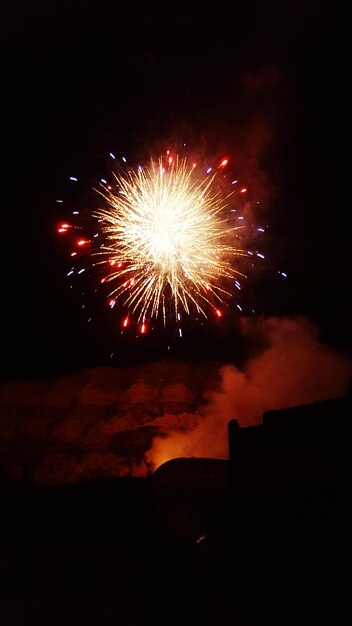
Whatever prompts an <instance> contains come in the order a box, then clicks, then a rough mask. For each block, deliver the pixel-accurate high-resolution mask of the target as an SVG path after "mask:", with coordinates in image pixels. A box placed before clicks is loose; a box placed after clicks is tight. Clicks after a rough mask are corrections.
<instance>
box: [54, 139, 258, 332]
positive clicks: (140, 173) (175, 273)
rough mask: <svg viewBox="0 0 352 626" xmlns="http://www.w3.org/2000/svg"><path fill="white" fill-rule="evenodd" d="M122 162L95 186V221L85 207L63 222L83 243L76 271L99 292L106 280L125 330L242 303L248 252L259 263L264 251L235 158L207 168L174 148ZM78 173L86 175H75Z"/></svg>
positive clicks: (76, 249)
mask: <svg viewBox="0 0 352 626" xmlns="http://www.w3.org/2000/svg"><path fill="white" fill-rule="evenodd" d="M110 157H111V158H113V159H114V160H115V156H114V155H113V154H112V153H110ZM122 161H123V165H122V166H121V167H120V168H116V169H115V171H114V172H113V173H112V177H111V179H110V180H109V182H108V180H106V179H105V178H101V179H100V185H99V186H98V188H95V192H96V193H95V198H94V207H93V208H92V210H90V211H88V212H87V211H86V212H84V214H85V215H88V221H87V223H86V226H84V225H83V224H82V219H81V216H80V217H79V221H80V223H79V224H76V225H75V224H73V223H72V222H71V221H69V220H68V221H67V222H65V223H61V224H60V226H59V228H58V232H59V233H61V234H65V233H69V232H70V233H71V235H72V237H70V238H69V239H70V240H71V244H72V243H73V245H74V249H73V250H72V251H71V257H74V258H75V260H74V261H73V259H72V262H73V263H74V265H73V266H71V268H70V270H69V271H68V272H67V275H68V276H70V279H71V278H72V277H73V276H74V275H76V274H77V275H79V276H80V275H81V274H82V273H84V272H85V274H84V275H85V276H87V279H88V284H92V278H93V280H94V283H93V284H95V286H96V288H95V290H94V291H97V288H98V284H101V287H102V289H103V291H104V298H106V301H107V303H108V305H109V307H111V308H114V307H115V305H117V308H118V309H119V310H120V312H121V309H124V312H123V313H122V321H121V325H122V330H124V329H126V328H127V327H128V326H129V325H130V322H131V321H132V320H135V322H137V323H138V324H139V332H140V334H144V333H145V332H147V328H148V326H147V324H148V322H149V321H151V320H152V319H154V320H156V319H157V318H161V319H162V320H163V323H164V326H166V324H167V322H168V321H172V320H176V321H177V322H179V321H180V319H181V317H182V314H183V313H186V314H187V315H189V316H192V317H196V318H198V317H199V316H201V317H203V316H204V317H205V318H206V317H208V315H209V312H212V314H213V315H215V316H216V317H218V318H221V317H222V315H223V306H222V305H225V303H226V304H228V303H229V302H233V298H234V292H236V293H237V294H238V291H237V290H241V283H242V279H243V278H246V271H245V268H246V267H247V268H248V261H245V260H244V257H247V258H248V259H249V264H250V266H251V267H254V264H253V257H254V256H255V255H256V256H258V257H260V258H264V255H262V253H261V252H258V251H254V252H253V251H250V250H248V247H250V246H248V245H246V243H245V242H246V240H248V230H249V229H248V224H247V223H246V221H245V216H244V213H246V210H245V207H246V206H249V205H248V201H246V200H245V198H246V196H247V188H246V187H241V186H240V185H237V183H238V181H237V180H231V179H229V177H228V176H226V174H225V171H224V170H225V169H226V167H227V165H228V159H227V158H223V159H222V160H220V161H218V165H217V166H215V167H213V166H212V167H207V168H205V167H201V166H197V165H196V163H194V162H193V161H192V160H191V159H187V158H185V157H182V158H181V157H180V156H176V157H173V156H171V154H170V152H169V151H167V153H166V155H165V156H164V157H159V158H158V159H150V161H149V163H148V164H147V165H145V166H143V167H142V166H141V165H139V166H137V167H135V168H131V167H128V166H127V165H126V159H125V158H124V157H122ZM116 162H117V161H116ZM229 180H230V182H229ZM70 181H72V182H73V183H74V184H77V182H78V180H77V177H73V176H72V177H70ZM90 191H91V190H90ZM97 198H98V199H99V198H100V201H98V202H97ZM91 200H92V196H91V194H90V201H91ZM58 202H60V203H61V202H62V200H58ZM79 213H80V212H79V211H78V210H74V211H72V214H74V215H79ZM93 229H94V230H93ZM77 230H78V231H79V236H78V237H77ZM254 230H255V231H256V232H264V229H263V228H257V227H255V228H254ZM252 231H253V225H252ZM252 234H253V233H252ZM72 239H73V241H72ZM86 270H88V271H86ZM80 280H82V279H81V278H80ZM82 295H83V294H82ZM237 299H238V298H235V300H236V306H237V308H238V309H239V311H242V307H241V306H240V304H238V302H237ZM84 306H85V305H83V306H82V308H83V307H84ZM90 319H91V318H89V319H88V321H90ZM179 333H180V336H182V334H181V333H182V331H181V330H180V329H179Z"/></svg>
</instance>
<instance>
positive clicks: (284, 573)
mask: <svg viewBox="0 0 352 626" xmlns="http://www.w3.org/2000/svg"><path fill="white" fill-rule="evenodd" d="M350 418H351V397H348V398H347V397H346V398H341V399H337V400H336V401H332V402H327V403H322V404H317V405H312V406H308V407H298V408H297V409H292V410H288V411H285V412H284V411H283V412H279V411H278V412H270V413H268V414H265V415H264V420H263V425H262V426H258V427H252V428H247V429H243V430H242V429H240V428H239V427H238V424H237V423H236V422H232V423H230V424H229V444H230V445H229V450H230V455H229V459H176V460H174V461H169V462H168V463H165V464H164V465H163V466H161V467H160V468H159V469H158V470H157V471H156V472H155V473H154V474H153V475H151V476H148V477H145V478H120V479H111V480H102V481H94V482H93V481H88V482H81V483H76V484H74V485H68V486H63V487H46V488H44V487H39V486H34V485H33V484H32V483H30V482H26V480H25V479H24V478H21V479H18V480H13V479H12V480H9V479H5V478H4V479H3V480H2V482H1V517H0V524H1V533H0V574H1V580H0V594H1V598H0V600H1V602H0V624H1V626H22V625H32V624H33V625H35V626H59V625H60V626H62V625H63V624H65V625H67V626H71V625H75V626H76V625H81V624H82V625H93V624H94V625H96V624H99V625H101V626H110V625H114V626H115V625H116V624H121V625H122V626H139V625H142V624H143V626H144V625H146V626H149V625H150V626H159V625H160V626H161V625H163V626H164V625H165V624H167V625H168V626H191V625H192V626H194V625H195V624H201V625H202V626H218V625H219V626H221V625H222V624H234V625H238V626H263V625H270V626H313V625H316V626H319V625H323V624H324V625H329V626H345V625H346V626H347V625H349V626H350V625H351V624H352V539H351V536H352V534H351V533H352V531H351V529H352V513H351V512H352V506H351V494H352V480H351V419H350ZM302 425H304V428H303V427H302Z"/></svg>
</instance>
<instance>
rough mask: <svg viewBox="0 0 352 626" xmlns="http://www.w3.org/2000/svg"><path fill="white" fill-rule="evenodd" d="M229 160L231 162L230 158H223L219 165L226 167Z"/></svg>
mask: <svg viewBox="0 0 352 626" xmlns="http://www.w3.org/2000/svg"><path fill="white" fill-rule="evenodd" d="M228 162H229V160H228V159H223V160H222V161H221V163H220V165H219V167H225V165H227V164H228Z"/></svg>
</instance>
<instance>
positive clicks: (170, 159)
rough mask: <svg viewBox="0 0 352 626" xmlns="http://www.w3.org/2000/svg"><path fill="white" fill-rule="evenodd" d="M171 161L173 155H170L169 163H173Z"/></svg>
mask: <svg viewBox="0 0 352 626" xmlns="http://www.w3.org/2000/svg"><path fill="white" fill-rule="evenodd" d="M171 163H172V157H171V156H170V157H169V165H171Z"/></svg>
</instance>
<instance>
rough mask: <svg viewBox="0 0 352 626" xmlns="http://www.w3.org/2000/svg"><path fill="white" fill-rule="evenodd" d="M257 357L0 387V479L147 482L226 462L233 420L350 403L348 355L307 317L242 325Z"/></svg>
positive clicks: (95, 372)
mask: <svg viewBox="0 0 352 626" xmlns="http://www.w3.org/2000/svg"><path fill="white" fill-rule="evenodd" d="M242 331H243V336H244V340H246V338H248V337H250V338H251V341H253V340H255V341H256V344H257V352H256V354H255V355H254V356H252V357H251V358H249V359H248V360H247V362H246V364H245V365H244V366H243V367H241V369H240V368H239V367H237V366H235V365H234V364H221V363H220V364H219V363H211V362H210V363H206V362H199V363H190V362H178V361H162V362H158V363H151V364H147V365H141V366H139V367H135V368H126V369H123V368H96V369H91V370H86V371H83V372H81V373H79V374H77V375H72V376H67V377H64V378H60V379H56V380H47V381H44V380H42V381H29V380H12V381H8V382H6V383H3V384H2V385H0V434H1V437H0V452H1V458H2V466H1V467H0V470H1V471H2V472H3V473H5V474H6V475H10V476H12V477H17V478H18V477H23V476H25V477H26V478H29V479H30V480H33V481H37V482H39V483H46V484H62V483H67V482H75V481H77V480H81V479H88V478H96V477H104V476H105V477H106V476H109V477H110V476H116V477H118V476H145V475H147V474H148V473H150V472H151V471H153V470H155V469H156V468H157V467H158V466H159V465H160V464H161V463H163V462H165V461H167V460H169V459H172V458H176V457H180V456H187V457H191V456H196V457H212V458H227V457H228V441H227V428H228V422H229V420H231V419H236V420H238V422H239V424H240V425H241V426H242V427H246V426H250V425H253V424H259V423H260V422H261V421H262V416H263V413H264V412H265V411H268V410H271V409H279V408H280V409H281V408H286V407H289V406H295V405H299V404H305V403H312V402H317V401H322V400H327V399H331V398H335V397H339V396H345V395H346V394H347V389H348V382H349V378H350V376H351V373H352V359H351V356H350V355H346V354H342V353H340V352H337V351H335V350H333V349H332V348H331V347H329V346H327V345H324V344H322V343H320V342H319V336H318V332H317V329H316V328H315V327H314V326H313V324H312V323H311V322H310V321H309V320H308V319H306V318H304V317H296V318H262V319H243V322H242Z"/></svg>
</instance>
